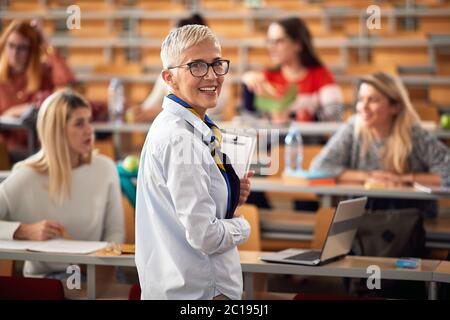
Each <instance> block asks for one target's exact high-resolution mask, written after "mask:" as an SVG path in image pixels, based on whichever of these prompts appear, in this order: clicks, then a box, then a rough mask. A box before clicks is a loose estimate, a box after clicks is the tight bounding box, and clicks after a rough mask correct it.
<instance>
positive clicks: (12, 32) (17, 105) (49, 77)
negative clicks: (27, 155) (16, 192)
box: [0, 20, 75, 151]
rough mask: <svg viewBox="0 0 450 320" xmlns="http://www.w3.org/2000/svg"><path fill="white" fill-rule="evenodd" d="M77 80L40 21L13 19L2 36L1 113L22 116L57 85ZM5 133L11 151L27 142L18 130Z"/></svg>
mask: <svg viewBox="0 0 450 320" xmlns="http://www.w3.org/2000/svg"><path fill="white" fill-rule="evenodd" d="M44 58H45V60H46V62H43V60H44ZM74 81H75V77H74V74H73V72H72V71H71V70H70V68H69V67H68V66H67V64H66V63H65V61H64V59H63V58H62V57H61V56H60V55H59V54H58V52H57V51H56V50H54V49H53V47H51V46H49V45H48V43H47V40H46V37H45V35H44V33H43V30H42V25H41V23H40V22H39V21H32V23H29V22H25V21H17V20H15V21H13V22H11V24H10V25H9V26H8V27H7V28H6V30H5V31H4V32H3V34H2V36H1V38H0V116H11V117H20V116H21V115H23V114H24V113H25V112H26V111H28V110H29V109H30V107H32V106H33V105H34V106H36V105H39V104H40V102H42V101H43V100H44V99H45V98H46V97H47V96H48V95H50V94H51V93H52V92H53V90H54V89H55V87H56V86H64V85H67V84H69V83H73V82H74ZM2 136H3V139H5V140H6V141H7V144H8V149H9V150H10V151H13V150H14V151H16V150H21V149H23V147H24V145H25V142H26V135H25V134H24V132H20V131H19V130H14V131H9V132H2V135H0V139H2Z"/></svg>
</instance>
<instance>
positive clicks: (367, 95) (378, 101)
mask: <svg viewBox="0 0 450 320" xmlns="http://www.w3.org/2000/svg"><path fill="white" fill-rule="evenodd" d="M356 110H357V112H358V114H359V116H360V117H361V120H362V122H363V124H364V125H365V126H367V127H368V128H371V129H378V130H379V129H385V128H390V127H391V125H392V122H393V121H394V117H395V115H397V114H398V113H399V110H400V108H399V106H398V105H397V104H391V102H390V101H389V98H388V97H387V96H386V95H384V94H383V93H381V92H380V91H379V90H378V89H377V88H375V87H374V86H372V85H371V84H368V83H362V84H361V86H360V87H359V91H358V100H357V103H356Z"/></svg>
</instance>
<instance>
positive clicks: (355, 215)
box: [260, 197, 367, 266]
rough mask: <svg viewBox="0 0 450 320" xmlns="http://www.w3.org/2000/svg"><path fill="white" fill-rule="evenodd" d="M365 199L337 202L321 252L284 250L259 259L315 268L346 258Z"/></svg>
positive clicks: (359, 220)
mask: <svg viewBox="0 0 450 320" xmlns="http://www.w3.org/2000/svg"><path fill="white" fill-rule="evenodd" d="M366 202H367V197H362V198H356V199H351V200H345V201H341V202H339V205H338V206H337V208H336V211H335V212H334V215H333V219H332V222H331V224H330V227H329V229H328V234H327V237H326V239H325V242H324V245H323V248H322V250H320V251H319V250H302V249H286V250H283V251H279V252H276V253H271V254H267V255H264V256H262V257H260V259H261V260H263V261H267V262H281V263H293V264H302V265H309V266H317V265H319V264H323V263H325V262H328V261H331V260H335V259H339V258H341V257H344V256H346V255H347V254H348V253H349V252H350V249H351V246H352V243H353V239H354V238H355V235H356V231H357V230H358V226H359V224H360V222H361V220H362V216H363V214H364V212H365V206H366Z"/></svg>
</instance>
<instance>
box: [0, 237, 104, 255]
mask: <svg viewBox="0 0 450 320" xmlns="http://www.w3.org/2000/svg"><path fill="white" fill-rule="evenodd" d="M107 245H108V243H107V242H103V241H77V240H65V239H52V240H47V241H22V240H0V250H1V249H3V250H28V251H36V252H48V253H69V254H88V253H91V252H95V251H98V250H101V249H103V248H105V247H106V246H107Z"/></svg>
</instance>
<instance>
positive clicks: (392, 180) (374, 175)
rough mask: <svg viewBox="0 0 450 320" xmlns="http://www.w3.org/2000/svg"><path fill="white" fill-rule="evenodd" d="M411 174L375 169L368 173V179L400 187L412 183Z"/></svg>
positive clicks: (386, 185) (388, 185)
mask: <svg viewBox="0 0 450 320" xmlns="http://www.w3.org/2000/svg"><path fill="white" fill-rule="evenodd" d="M410 177H412V175H401V174H397V173H394V172H389V171H382V170H377V171H373V172H371V173H370V175H369V179H368V181H370V182H375V183H380V184H383V185H384V186H385V187H401V186H405V185H410V184H411V183H412V178H410Z"/></svg>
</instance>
